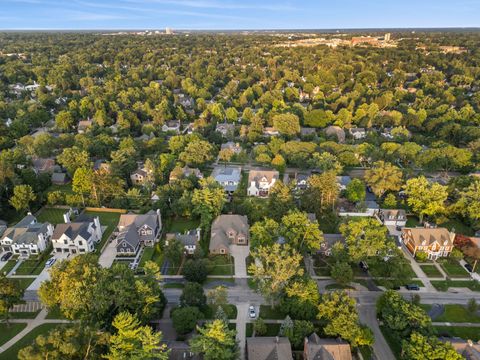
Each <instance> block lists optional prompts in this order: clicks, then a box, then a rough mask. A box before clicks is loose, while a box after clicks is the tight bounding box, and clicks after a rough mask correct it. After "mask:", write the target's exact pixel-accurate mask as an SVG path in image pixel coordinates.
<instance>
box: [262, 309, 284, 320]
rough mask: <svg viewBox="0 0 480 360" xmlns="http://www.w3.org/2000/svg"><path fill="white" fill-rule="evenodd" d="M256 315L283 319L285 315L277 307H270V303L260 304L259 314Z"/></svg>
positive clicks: (266, 318) (270, 318)
mask: <svg viewBox="0 0 480 360" xmlns="http://www.w3.org/2000/svg"><path fill="white" fill-rule="evenodd" d="M258 316H259V317H261V318H262V319H265V320H283V319H285V316H286V315H285V314H284V313H282V312H281V311H280V308H278V307H277V308H272V307H271V306H270V305H260V314H259V315H258Z"/></svg>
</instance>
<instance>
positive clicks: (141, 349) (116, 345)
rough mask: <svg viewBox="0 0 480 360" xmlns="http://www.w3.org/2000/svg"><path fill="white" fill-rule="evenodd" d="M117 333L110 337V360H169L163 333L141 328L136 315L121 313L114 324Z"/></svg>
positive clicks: (145, 327) (106, 357) (144, 327)
mask: <svg viewBox="0 0 480 360" xmlns="http://www.w3.org/2000/svg"><path fill="white" fill-rule="evenodd" d="M112 326H113V327H114V328H115V329H116V333H115V334H113V335H112V336H111V337H110V341H109V347H110V351H109V353H108V354H107V355H105V356H104V357H105V359H108V360H123V359H125V360H127V359H133V360H153V359H159V360H167V359H168V353H169V351H168V350H167V345H165V344H161V343H160V342H161V341H162V333H161V332H157V331H154V330H153V329H152V328H151V327H150V326H141V324H140V321H139V320H138V319H137V318H136V316H135V315H131V314H129V313H128V312H121V313H119V314H118V315H117V316H116V317H115V318H114V319H113V322H112Z"/></svg>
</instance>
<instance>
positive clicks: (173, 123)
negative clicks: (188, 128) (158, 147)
mask: <svg viewBox="0 0 480 360" xmlns="http://www.w3.org/2000/svg"><path fill="white" fill-rule="evenodd" d="M180 127H181V123H180V120H170V121H167V122H166V123H165V124H163V126H162V131H163V132H173V133H176V134H180Z"/></svg>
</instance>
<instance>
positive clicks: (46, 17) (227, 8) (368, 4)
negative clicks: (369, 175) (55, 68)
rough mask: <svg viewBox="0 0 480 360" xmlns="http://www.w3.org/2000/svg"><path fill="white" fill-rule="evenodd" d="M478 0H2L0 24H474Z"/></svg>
mask: <svg viewBox="0 0 480 360" xmlns="http://www.w3.org/2000/svg"><path fill="white" fill-rule="evenodd" d="M479 15H480V0H328V1H327V0H303V1H298V0H296V1H294V0H0V29H74V30H77V29H163V28H165V27H167V26H168V27H172V28H174V29H212V30H218V29H332V28H333V29H336V28H397V27H480V16H479Z"/></svg>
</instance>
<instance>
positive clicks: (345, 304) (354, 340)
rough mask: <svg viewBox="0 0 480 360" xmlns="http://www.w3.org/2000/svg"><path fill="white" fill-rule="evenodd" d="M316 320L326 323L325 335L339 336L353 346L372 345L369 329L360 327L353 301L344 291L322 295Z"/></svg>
mask: <svg viewBox="0 0 480 360" xmlns="http://www.w3.org/2000/svg"><path fill="white" fill-rule="evenodd" d="M317 318H318V319H319V320H322V321H325V322H326V325H325V327H324V328H323V331H324V332H325V334H326V335H329V336H340V337H341V338H342V339H345V340H346V341H348V342H350V344H352V345H353V346H362V345H371V344H372V343H373V334H372V332H371V331H370V329H368V328H365V327H363V326H361V325H360V322H359V318H358V313H357V309H356V303H355V300H354V299H353V298H351V297H349V296H348V295H347V293H346V292H344V291H334V292H331V293H326V294H323V295H322V297H321V301H320V305H318V315H317Z"/></svg>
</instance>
